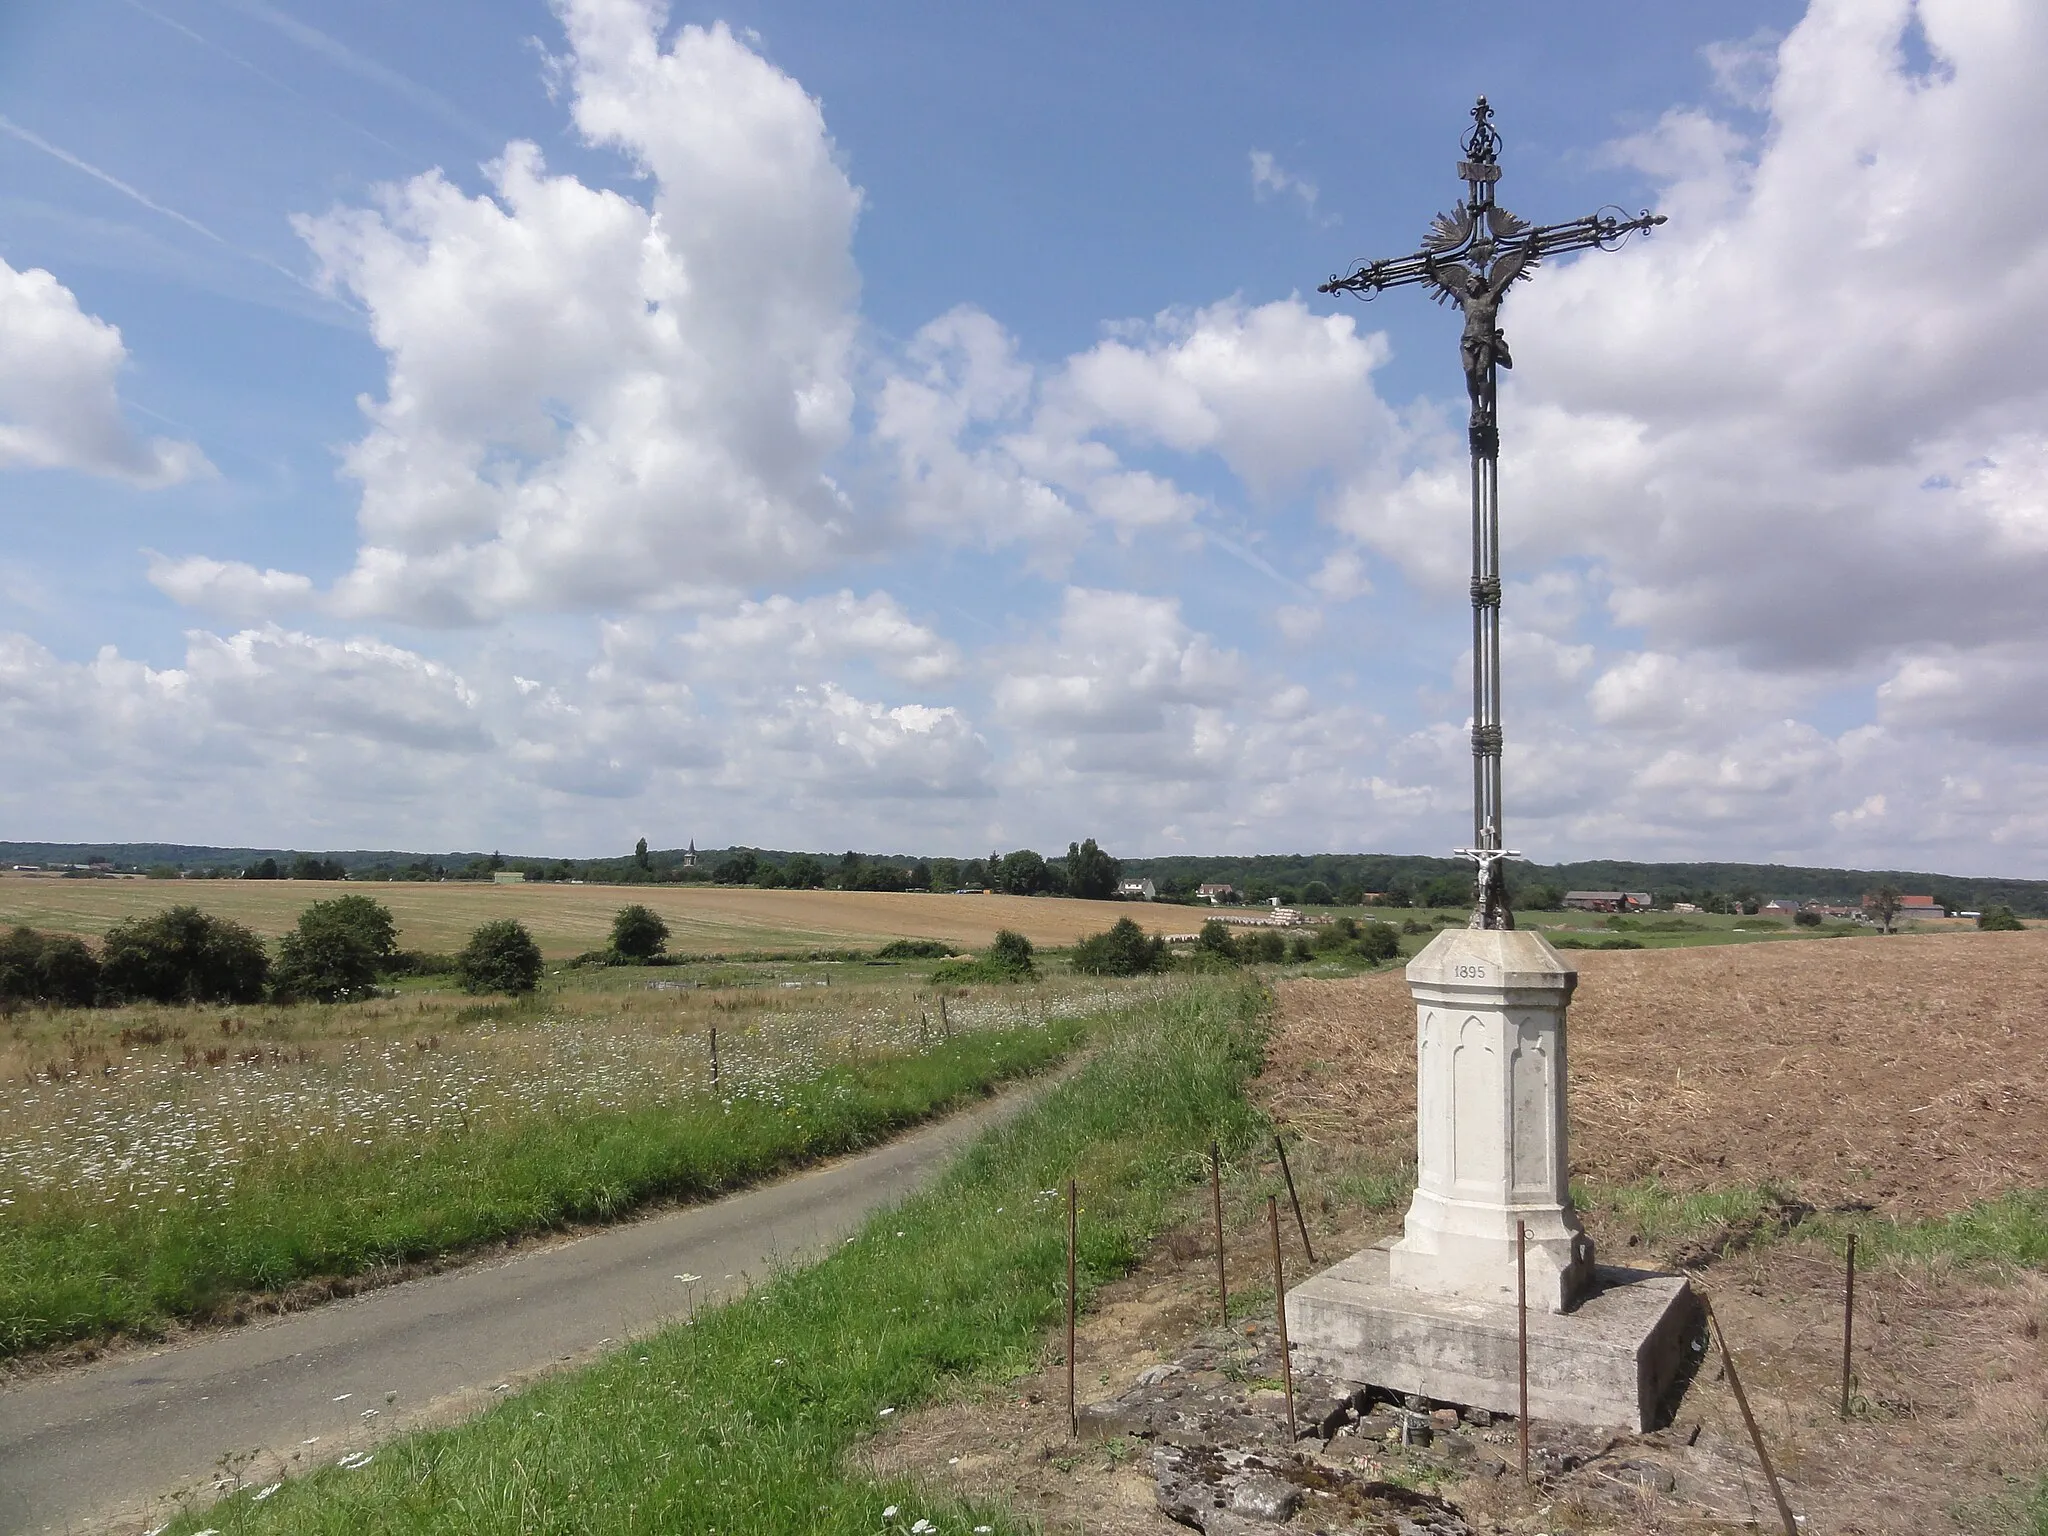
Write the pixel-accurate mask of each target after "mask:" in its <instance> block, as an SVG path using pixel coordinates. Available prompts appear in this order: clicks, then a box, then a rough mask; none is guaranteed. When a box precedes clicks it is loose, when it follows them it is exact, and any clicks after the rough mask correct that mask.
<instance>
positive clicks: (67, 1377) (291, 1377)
mask: <svg viewBox="0 0 2048 1536" xmlns="http://www.w3.org/2000/svg"><path fill="white" fill-rule="evenodd" d="M1035 1091H1036V1088H1035V1085H1025V1086H1023V1087H1019V1088H1015V1089H1012V1090H1010V1091H1009V1092H1007V1093H1005V1094H1004V1095H1003V1096H1002V1097H1000V1098H997V1099H993V1100H990V1101H989V1102H988V1103H986V1104H982V1105H979V1106H976V1107H975V1108H973V1109H971V1110H968V1111H966V1112H964V1113H962V1114H960V1115H957V1116H955V1117H954V1118H952V1119H950V1120H946V1121H942V1122H939V1123H937V1124H934V1125H931V1126H927V1127H925V1128H923V1129H921V1130H918V1131H914V1132H912V1133H910V1134H909V1135H906V1136H904V1137H902V1138H900V1139H899V1140H896V1141H893V1142H890V1143H889V1144H887V1145H886V1146H882V1147H878V1148H876V1149H875V1150H873V1151H871V1152H865V1153H862V1154H860V1155H859V1156H857V1157H850V1158H846V1159H844V1160H842V1161H840V1162H837V1163H832V1164H828V1165H826V1166H824V1167H820V1168H815V1169H812V1170H809V1171H807V1172H804V1173H800V1174H796V1175H794V1176H792V1177H790V1178H788V1179H786V1180H783V1181H782V1182H780V1183H776V1184H769V1185H764V1186H762V1187H761V1188H759V1189H752V1190H747V1191H744V1192H742V1193H740V1194H736V1195H732V1196H730V1197H728V1198H726V1199H724V1200H720V1201H718V1202H716V1203H715V1204H711V1205H702V1206H692V1207H688V1208H686V1209H683V1210H678V1211H673V1212H669V1213H665V1214H663V1215H660V1216H656V1217H651V1218H649V1219H647V1220H643V1221H638V1222H633V1223H630V1224H628V1225H625V1226H620V1227H614V1228H610V1229H608V1230H606V1231H603V1232H599V1233H596V1234H593V1235H592V1236H589V1237H584V1238H580V1239H577V1240H575V1241H572V1242H566V1243H562V1244H559V1245H557V1246H552V1247H546V1248H537V1249H533V1250H530V1251H528V1252H525V1253H522V1254H519V1255H518V1256H516V1257H513V1258H510V1259H507V1260H504V1261H502V1262H498V1263H493V1264H486V1265H478V1266H475V1267H472V1268H468V1269H460V1270H451V1271H449V1272H447V1273H445V1274H440V1275H435V1276H432V1277H430V1278H428V1279H423V1280H415V1281H410V1282H407V1283H405V1284H402V1285H395V1286H391V1287H389V1288H388V1289H385V1290H379V1291H372V1292H370V1293H368V1294H366V1295H363V1296H358V1297H354V1298H352V1299H350V1300H347V1301H339V1302H334V1303H331V1304H329V1305H327V1306H323V1307H318V1308H315V1309H313V1310H310V1311H306V1312H296V1313H292V1314H289V1315H287V1316H284V1317H280V1318H276V1319H273V1320H270V1321H267V1322H262V1323H252V1324H249V1325H247V1326H245V1327H242V1328H237V1329H234V1330H232V1331H228V1332H222V1333H213V1334H207V1335H205V1336H202V1337H200V1338H198V1339H196V1340H194V1341H192V1342H190V1343H186V1344H182V1345H177V1346H172V1347H169V1348H165V1349H159V1350H152V1351H147V1352H140V1351H138V1352H134V1353H127V1354H123V1355H120V1356H117V1357H115V1358H111V1359H108V1360H105V1361H101V1362H97V1363H95V1364H92V1365H88V1366H83V1367H80V1368H78V1369H76V1370H69V1371H63V1372H59V1373H53V1374H51V1375H48V1376H43V1377H31V1378H28V1379H25V1380H22V1381H19V1382H16V1383H14V1384H13V1385H11V1386H7V1387H5V1388H0V1536H17V1533H27V1532H82V1531H103V1530H109V1529H112V1530H141V1529H146V1528H148V1527H149V1526H152V1525H155V1524H156V1523H158V1522H159V1521H160V1520H162V1519H163V1518H164V1517H165V1516H166V1515H167V1514H168V1513H169V1512H170V1511H171V1510H172V1509H173V1508H174V1507H175V1504H174V1502H173V1501H174V1500H175V1499H176V1497H177V1496H178V1495H179V1494H180V1493H181V1492H185V1493H187V1494H190V1493H193V1492H197V1493H199V1494H200V1495H201V1496H202V1497H210V1496H211V1491H212V1490H213V1488H214V1487H215V1486H216V1481H217V1480H218V1479H219V1478H220V1477H221V1476H222V1469H223V1468H224V1467H226V1468H231V1469H233V1470H234V1471H236V1472H238V1473H239V1475H240V1477H241V1478H242V1479H243V1480H244V1481H255V1480H258V1479H262V1480H265V1481H267V1480H269V1478H270V1477H272V1476H273V1475H275V1474H276V1473H277V1472H278V1471H279V1470H282V1469H289V1470H291V1471H293V1472H303V1471H305V1470H307V1469H308V1468H309V1467H311V1466H313V1465H316V1464H318V1463H321V1462H327V1461H332V1460H333V1459H335V1458H336V1457H337V1456H340V1455H342V1454H344V1453H346V1452H348V1451H351V1450H358V1449H364V1448H366V1447H368V1446H370V1445H373V1444H374V1443H375V1442H377V1441H378V1440H381V1439H384V1438H387V1437H388V1436H389V1435H391V1434H393V1433H395V1432H398V1431H400V1430H404V1429H407V1428H411V1427H414V1426H416V1425H420V1424H430V1423H446V1422H449V1421H451V1420H454V1419H459V1418H462V1417H464V1416H466V1415H468V1414H470V1413H474V1412H476V1411H477V1410H478V1409H480V1408H482V1407H483V1406H484V1405H486V1404H487V1403H489V1402H490V1401H491V1400H492V1397H493V1395H494V1393H496V1392H499V1391H504V1390H511V1389H512V1388H515V1387H517V1386H518V1385H519V1384H520V1383H521V1382H522V1381H525V1380H529V1379H531V1378H532V1377H534V1376H535V1375H537V1374H540V1373H542V1372H545V1371H548V1370H550V1369H555V1368H558V1367H560V1366H561V1365H562V1364H563V1363H565V1362H570V1361H575V1360H577V1359H579V1358H582V1357H585V1356H588V1355H590V1354H592V1353H593V1352H595V1351H597V1350H599V1349H600V1348H601V1347H603V1346H605V1345H608V1344H610V1343H613V1342H615V1341H623V1340H625V1339H627V1338H629V1337H631V1336H632V1335H634V1334H637V1333H644V1332H646V1331H648V1330H649V1329H652V1328H654V1327H656V1326H657V1325H659V1324H661V1323H663V1322H665V1321H667V1320H669V1319H672V1318H674V1317H676V1316H677V1315H678V1314H681V1313H684V1312H687V1311H688V1309H689V1308H690V1307H691V1306H693V1305H696V1306H701V1305H703V1304H704V1303H706V1302H712V1301H717V1300H719V1299H720V1298H722V1297H725V1296H727V1295H730V1294H732V1293H733V1292H734V1291H736V1290H737V1289H739V1288H740V1287H741V1286H742V1285H743V1284H744V1283H745V1282H746V1279H747V1277H748V1276H749V1275H752V1276H755V1277H757V1278H758V1277H759V1276H761V1275H762V1274H764V1272H765V1271H766V1270H767V1269H768V1268H769V1266H770V1265H771V1264H773V1263H775V1262H777V1261H779V1260H789V1259H799V1258H803V1257H806V1256H811V1257H815V1256H816V1255H817V1254H819V1253H820V1252H821V1251H822V1250H824V1249H825V1248H828V1247H830V1246H831V1245H833V1244H834V1243H836V1242H839V1241H841V1240H842V1239H844V1238H845V1237H847V1236H848V1235H849V1234H851V1233H852V1232H853V1231H854V1230H855V1229H856V1228H857V1227H858V1226H859V1225H860V1224H861V1222H862V1221H863V1220H865V1219H866V1217H867V1216H868V1215H869V1214H870V1213H872V1212H873V1211H874V1210H876V1209H877V1208H878V1207H880V1206H883V1205H887V1204H889V1203H891V1202H894V1201H896V1200H900V1199H901V1198H903V1197H904V1196H905V1195H907V1194H909V1193H911V1192H912V1191H913V1190H915V1189H916V1188H917V1187H918V1186H919V1185H920V1184H921V1183H923V1182H924V1181H925V1179H927V1178H928V1177H929V1176H930V1175H931V1174H932V1173H933V1172H934V1171H936V1169H937V1168H938V1167H939V1166H940V1165H941V1164H942V1163H943V1162H944V1161H945V1160H946V1158H947V1157H948V1156H949V1155H950V1154H951V1153H953V1152H954V1151H956V1150H957V1149H958V1148H960V1147H961V1146H962V1145H963V1144H964V1143H966V1142H967V1141H969V1140H971V1139H972V1138H973V1137H974V1136H975V1135H977V1134H979V1133H980V1132H981V1131H983V1130H985V1129H987V1128H988V1127H989V1126H990V1125H992V1124H994V1123H996V1122H997V1121H999V1120H1001V1119H1003V1118H1006V1117H1007V1116H1009V1115H1010V1114H1013V1113H1015V1112H1016V1111H1017V1110H1018V1109H1020V1108H1022V1107H1023V1105H1024V1104H1025V1103H1026V1102H1028V1100H1029V1099H1030V1097H1031V1096H1032V1095H1033V1093H1034V1092H1035ZM224 1458H227V1460H224Z"/></svg>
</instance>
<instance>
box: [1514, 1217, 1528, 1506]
mask: <svg viewBox="0 0 2048 1536" xmlns="http://www.w3.org/2000/svg"><path fill="white" fill-rule="evenodd" d="M1515 1361H1516V1363H1515V1388H1516V1392H1517V1398H1516V1406H1517V1407H1518V1409H1519V1410H1520V1411H1519V1412H1518V1413H1517V1414H1516V1415H1515V1432H1516V1434H1517V1435H1518V1436H1519V1437H1520V1439H1521V1444H1522V1481H1523V1482H1524V1483H1526V1482H1528V1481H1529V1227H1528V1224H1527V1223H1526V1222H1523V1221H1521V1220H1520V1219H1517V1220H1516V1222H1515Z"/></svg>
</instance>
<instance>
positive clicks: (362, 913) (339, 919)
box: [299, 896, 398, 967]
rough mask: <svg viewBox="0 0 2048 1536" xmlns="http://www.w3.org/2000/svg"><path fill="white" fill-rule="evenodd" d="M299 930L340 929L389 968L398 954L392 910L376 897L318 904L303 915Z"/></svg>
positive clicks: (396, 928) (342, 898) (339, 899)
mask: <svg viewBox="0 0 2048 1536" xmlns="http://www.w3.org/2000/svg"><path fill="white" fill-rule="evenodd" d="M299 927H300V928H301V929H302V930H303V929H307V928H309V927H318V928H337V929H341V930H343V931H344V932H348V933H352V934H354V935H355V936H356V937H357V938H358V939H360V940H361V941H362V943H363V945H364V947H365V948H367V949H368V950H369V951H370V953H371V954H372V955H374V956H376V958H377V964H378V965H379V966H380V967H382V966H384V965H388V964H389V963H390V961H391V958H392V956H394V955H396V954H397V953H398V922H397V920H396V919H395V918H393V917H392V915H391V909H390V908H389V907H387V906H385V905H384V903H383V902H381V901H379V900H377V899H376V898H375V897H374V896H336V897H335V898H334V899H333V900H331V901H316V902H314V903H313V905H311V906H310V907H308V908H306V910H305V911H304V912H302V913H300V914H299Z"/></svg>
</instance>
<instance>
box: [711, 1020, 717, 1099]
mask: <svg viewBox="0 0 2048 1536" xmlns="http://www.w3.org/2000/svg"><path fill="white" fill-rule="evenodd" d="M711 1086H712V1087H714V1088H716V1087H717V1086H718V1026H717V1025H716V1024H714V1025H712V1026H711Z"/></svg>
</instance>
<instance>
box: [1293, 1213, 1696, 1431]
mask: <svg viewBox="0 0 2048 1536" xmlns="http://www.w3.org/2000/svg"><path fill="white" fill-rule="evenodd" d="M1391 1246H1392V1245H1391V1241H1389V1242H1383V1243H1378V1244H1375V1245H1374V1246H1373V1247H1371V1248H1367V1249H1365V1250H1364V1251H1363V1252H1360V1253H1354V1254H1353V1255H1351V1257H1350V1258H1348V1259H1345V1260H1343V1261H1342V1262H1341V1263H1338V1264H1335V1265H1333V1266H1332V1267H1331V1268H1329V1269H1326V1270H1324V1271H1323V1272H1322V1273H1321V1274H1319V1275H1315V1276H1312V1277H1311V1278H1309V1279H1307V1280H1304V1281H1303V1282H1302V1283H1301V1284H1300V1285H1297V1286H1295V1287H1294V1288H1293V1289H1292V1290H1290V1291H1289V1292H1288V1293H1287V1332H1288V1335H1289V1337H1290V1339H1291V1340H1292V1342H1293V1346H1294V1360H1295V1364H1296V1366H1297V1368H1301V1369H1310V1370H1315V1371H1319V1372H1321V1373H1322V1374H1324V1375H1326V1376H1331V1377H1334V1378H1336V1379H1337V1380H1339V1381H1344V1382H1349V1383H1351V1384H1353V1385H1355V1386H1374V1387H1382V1388H1385V1389H1387V1390H1389V1391H1394V1392H1403V1393H1409V1392H1413V1393H1418V1394H1420V1395H1421V1396H1423V1397H1428V1398H1433V1399H1435V1400H1437V1401H1439V1402H1445V1403H1458V1404H1462V1405H1464V1406H1467V1407H1473V1408H1486V1409H1490V1410H1491V1411H1493V1412H1495V1413H1508V1414H1512V1413H1514V1412H1516V1411H1517V1400H1518V1399H1517V1383H1518V1369H1517V1352H1518V1346H1517V1333H1516V1316H1515V1307H1514V1304H1513V1302H1512V1301H1510V1302H1509V1303H1508V1304H1507V1305H1505V1306H1502V1305H1500V1304H1498V1303H1494V1302H1488V1301H1476V1300H1472V1299H1470V1298H1466V1297H1458V1296H1447V1295H1439V1294H1432V1293H1429V1292H1426V1291H1418V1290H1415V1289H1413V1288H1411V1287H1408V1286H1403V1285H1397V1284H1390V1283H1389V1280H1388V1251H1389V1248H1390V1247H1391ZM1700 1328H1701V1314H1700V1309H1699V1303H1698V1301H1697V1300H1696V1299H1695V1298H1694V1296H1693V1294H1692V1288H1691V1286H1689V1285H1688V1284H1687V1283H1686V1281H1685V1278H1684V1277H1683V1276H1680V1275H1659V1274H1651V1273H1649V1272H1647V1271H1644V1270H1632V1269H1618V1268H1614V1267H1612V1266H1607V1265H1602V1266H1599V1267H1597V1268H1596V1269H1595V1270H1594V1272H1593V1275H1592V1280H1591V1285H1590V1287H1589V1288H1588V1290H1587V1291H1586V1293H1585V1295H1584V1296H1583V1298H1582V1299H1581V1300H1580V1301H1579V1304H1578V1305H1577V1307H1575V1308H1574V1309H1573V1310H1572V1311H1570V1312H1565V1313H1557V1312H1549V1311H1544V1310H1540V1309H1539V1308H1537V1307H1535V1306H1531V1307H1530V1308H1529V1416H1530V1418H1532V1419H1548V1420H1551V1421H1553V1422H1556V1423H1565V1424H1584V1425H1591V1426H1597V1427H1601V1428H1614V1429H1628V1430H1637V1431H1640V1430H1646V1429H1652V1428H1655V1427H1656V1423H1657V1415H1658V1410H1659V1406H1660V1404H1662V1402H1663V1400H1664V1396H1665V1394H1666V1392H1667V1391H1669V1390H1670V1387H1671V1385H1672V1383H1673V1381H1674V1380H1676V1378H1677V1376H1678V1373H1679V1370H1680V1368H1681V1366H1683V1365H1684V1363H1685V1361H1686V1358H1687V1355H1688V1354H1689V1352H1690V1350H1691V1346H1692V1344H1693V1342H1694V1341H1695V1340H1696V1339H1698V1338H1700V1337H1701V1332H1700Z"/></svg>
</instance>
